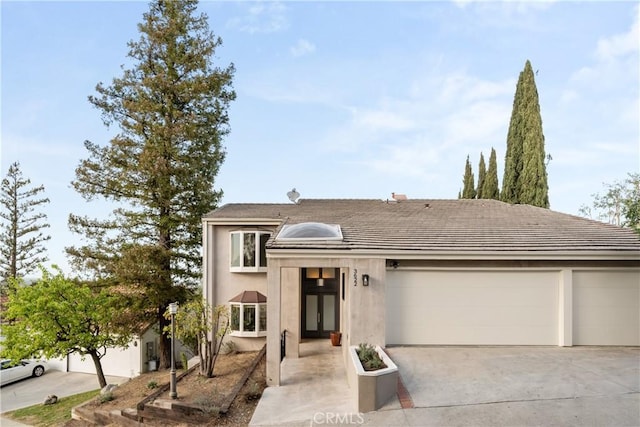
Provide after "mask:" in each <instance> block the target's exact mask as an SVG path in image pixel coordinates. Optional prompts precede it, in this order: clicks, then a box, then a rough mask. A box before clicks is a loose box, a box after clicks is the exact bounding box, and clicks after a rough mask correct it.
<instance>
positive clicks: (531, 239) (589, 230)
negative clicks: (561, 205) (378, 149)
mask: <svg viewBox="0 0 640 427" xmlns="http://www.w3.org/2000/svg"><path fill="white" fill-rule="evenodd" d="M205 218H210V219H212V220H214V221H215V220H223V219H225V220H227V219H244V220H247V219H273V220H277V221H282V222H281V224H285V223H289V224H294V223H301V222H307V221H314V222H324V223H327V224H339V225H340V227H341V228H342V233H343V236H344V240H343V241H342V242H331V241H312V242H288V241H287V242H284V241H278V240H277V239H274V238H272V239H271V240H270V242H269V244H268V247H269V248H270V249H282V248H308V249H311V248H327V249H328V248H335V249H368V250H370V249H374V250H407V251H412V250H420V251H432V250H433V251H484V250H486V251H567V250H572V251H605V250H606V251H632V252H637V253H638V255H639V257H640V238H639V237H638V235H636V234H635V233H634V232H633V231H631V230H629V229H625V228H620V227H616V226H613V225H609V224H604V223H601V222H598V221H593V220H589V219H585V218H581V217H577V216H573V215H567V214H563V213H559V212H554V211H552V210H549V209H542V208H537V207H533V206H529V205H511V204H508V203H503V202H500V201H497V200H466V199H462V200H406V201H400V202H395V201H385V200H370V199H346V200H345V199H301V200H299V201H298V203H297V204H293V203H287V204H244V203H243V204H228V205H224V206H222V207H220V208H219V209H217V210H215V211H213V212H211V213H209V214H208V215H206V217H205Z"/></svg>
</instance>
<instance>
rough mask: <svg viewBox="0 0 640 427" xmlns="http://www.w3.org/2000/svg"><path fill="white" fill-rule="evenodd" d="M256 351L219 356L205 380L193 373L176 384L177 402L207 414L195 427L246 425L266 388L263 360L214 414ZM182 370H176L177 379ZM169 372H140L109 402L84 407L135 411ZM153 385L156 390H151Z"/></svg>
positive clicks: (166, 396) (164, 396)
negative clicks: (228, 404)
mask: <svg viewBox="0 0 640 427" xmlns="http://www.w3.org/2000/svg"><path fill="white" fill-rule="evenodd" d="M257 354H258V352H243V353H235V354H225V355H220V356H219V358H218V360H217V362H216V366H215V368H214V377H213V378H206V377H203V376H200V375H199V374H198V370H197V369H196V370H194V371H193V372H191V373H190V374H188V375H187V376H185V377H184V378H182V379H181V380H180V381H178V383H177V384H176V391H177V393H178V399H177V400H178V402H181V403H189V404H191V405H196V406H199V407H201V408H202V409H203V411H205V413H207V414H211V418H210V420H209V421H208V422H207V423H206V424H203V423H202V422H199V423H198V425H206V426H214V425H216V426H219V425H223V426H224V425H227V426H242V425H248V424H249V421H250V420H251V416H252V415H253V411H254V410H255V407H256V405H257V404H258V400H259V399H258V396H260V395H261V394H262V390H264V388H265V386H266V380H265V361H264V358H263V359H262V360H261V362H260V363H259V364H258V366H257V367H256V370H255V371H254V372H253V374H252V375H251V376H250V377H249V379H248V380H247V382H246V384H245V385H244V386H243V388H242V389H241V390H240V393H238V396H237V397H236V399H235V400H234V401H233V403H232V404H231V407H230V409H229V411H228V412H227V414H226V415H217V412H218V411H217V410H218V409H219V408H220V406H221V405H223V402H224V401H225V398H226V397H227V396H228V395H229V394H230V393H231V391H232V389H233V388H234V386H235V385H236V384H237V383H238V381H239V380H240V379H241V377H242V376H243V374H244V373H245V372H246V370H247V369H248V368H249V366H250V364H251V362H252V361H253V360H254V358H255V357H256V356H257ZM183 372H184V371H182V370H178V371H177V372H176V374H177V375H178V376H179V375H180V374H181V373H183ZM169 378H170V372H169V370H162V371H157V372H148V373H144V374H142V375H140V376H138V377H136V378H133V379H131V380H130V381H128V382H126V383H124V384H122V385H120V386H119V387H118V388H117V389H116V390H115V391H114V392H113V393H112V396H113V400H111V401H107V402H104V403H100V402H99V401H98V400H97V399H96V400H93V401H91V402H90V403H88V404H87V405H85V406H84V407H85V408H90V407H94V408H96V409H100V410H105V411H111V410H113V409H124V408H135V406H136V404H137V403H138V402H140V401H141V400H143V399H144V398H145V397H146V396H148V395H150V394H152V393H153V392H154V391H156V388H157V387H159V386H161V385H163V384H167V383H169ZM154 384H155V385H156V387H154ZM158 398H159V399H170V396H169V391H167V392H165V393H163V394H161V395H160V396H159V397H158ZM148 421H149V422H147V420H145V424H147V425H150V426H156V425H157V426H160V425H162V426H169V425H171V426H179V425H188V424H179V423H169V422H167V421H162V422H161V423H160V422H153V421H152V420H148ZM81 425H82V423H79V422H76V421H72V422H70V423H67V424H66V427H79V426H81Z"/></svg>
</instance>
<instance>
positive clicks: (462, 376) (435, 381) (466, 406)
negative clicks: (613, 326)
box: [250, 340, 640, 427]
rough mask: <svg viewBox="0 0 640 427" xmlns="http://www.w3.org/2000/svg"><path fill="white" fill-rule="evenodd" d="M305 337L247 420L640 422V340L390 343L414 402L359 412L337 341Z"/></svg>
mask: <svg viewBox="0 0 640 427" xmlns="http://www.w3.org/2000/svg"><path fill="white" fill-rule="evenodd" d="M327 341H328V340H314V341H309V342H305V343H303V344H302V345H301V357H300V358H299V359H286V358H285V360H284V361H283V363H282V385H281V386H280V387H269V388H267V389H266V390H265V392H264V394H263V396H262V399H261V400H260V402H259V404H258V406H257V408H256V410H255V412H254V414H253V418H252V419H251V423H250V425H256V426H257V425H263V426H264V425H279V426H280V425H282V426H301V427H302V426H305V427H309V426H314V425H368V426H421V427H422V426H451V425H456V426H505V425H518V426H539V425H550V426H560V425H562V426H583V425H598V426H622V425H624V426H639V425H640V348H637V347H635V348H624V347H623V348H611V347H572V348H561V347H392V348H390V349H388V353H389V355H390V356H391V358H392V359H393V360H394V362H395V363H396V364H397V365H398V367H399V369H400V374H401V376H402V379H403V382H404V384H405V386H406V389H407V391H408V392H409V394H410V395H411V398H412V400H413V402H414V404H415V408H412V409H402V408H401V406H400V403H399V401H398V399H397V398H393V399H392V400H391V401H390V402H388V403H387V405H385V406H384V407H383V408H381V409H380V410H378V411H375V412H369V413H366V414H360V413H357V412H356V411H355V406H356V405H355V402H353V398H352V397H351V394H350V389H349V387H348V384H347V379H346V372H345V367H344V365H343V362H342V352H341V348H340V347H337V348H335V347H331V346H330V344H329V343H328V342H327Z"/></svg>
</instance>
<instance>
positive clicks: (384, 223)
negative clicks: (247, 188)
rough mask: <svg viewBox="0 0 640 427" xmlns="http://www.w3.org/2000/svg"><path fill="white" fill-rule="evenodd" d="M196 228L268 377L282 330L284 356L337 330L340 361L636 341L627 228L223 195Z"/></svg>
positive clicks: (636, 250) (272, 376) (410, 203)
mask: <svg viewBox="0 0 640 427" xmlns="http://www.w3.org/2000/svg"><path fill="white" fill-rule="evenodd" d="M203 231H204V232H203V248H204V259H203V293H204V296H205V298H206V299H207V301H208V302H209V303H210V304H212V305H217V304H228V305H229V306H230V307H237V308H235V313H236V315H237V316H238V318H237V319H232V320H233V323H234V331H233V332H232V334H231V335H232V336H231V337H230V338H227V339H231V340H233V341H235V342H236V344H237V346H238V348H239V349H241V350H255V349H258V348H260V347H261V346H262V345H263V344H264V342H265V338H264V331H263V330H262V329H263V328H264V327H265V326H266V342H267V382H268V384H269V385H279V384H280V342H281V341H280V339H281V334H282V333H283V332H285V331H286V332H285V333H286V337H287V340H286V357H299V343H300V341H301V340H302V339H307V338H324V337H327V336H328V335H329V332H330V331H333V330H337V331H341V332H342V342H343V350H344V352H345V360H346V357H347V353H346V349H348V348H349V345H357V344H359V343H360V342H369V343H371V344H377V345H380V346H388V345H558V346H572V345H621V346H639V345H640V238H639V237H638V236H637V235H636V234H634V233H633V232H632V231H631V230H629V229H624V228H620V227H615V226H612V225H608V224H603V223H600V222H597V221H592V220H588V219H584V218H579V217H576V216H572V215H567V214H562V213H558V212H554V211H552V210H549V209H542V208H537V207H533V206H528V205H511V204H507V203H503V202H499V201H496V200H400V201H396V200H387V201H385V200H300V201H298V203H288V204H229V205H225V206H222V207H220V208H219V209H217V210H215V211H213V212H211V213H210V214H208V215H206V216H205V217H204V218H203ZM245 291H252V293H251V294H250V295H252V296H253V299H255V300H256V301H263V300H264V297H265V296H266V311H263V310H264V304H263V303H258V302H251V301H249V299H247V301H248V302H247V304H246V305H245V304H243V305H239V302H238V301H239V300H241V299H243V298H247V294H243V292H245ZM260 295H262V297H260ZM240 314H242V317H239V316H240Z"/></svg>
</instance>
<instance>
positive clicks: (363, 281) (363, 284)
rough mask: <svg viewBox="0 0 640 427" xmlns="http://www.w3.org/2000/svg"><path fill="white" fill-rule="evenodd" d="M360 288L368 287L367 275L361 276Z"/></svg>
mask: <svg viewBox="0 0 640 427" xmlns="http://www.w3.org/2000/svg"><path fill="white" fill-rule="evenodd" d="M362 286H369V275H368V274H363V275H362Z"/></svg>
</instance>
